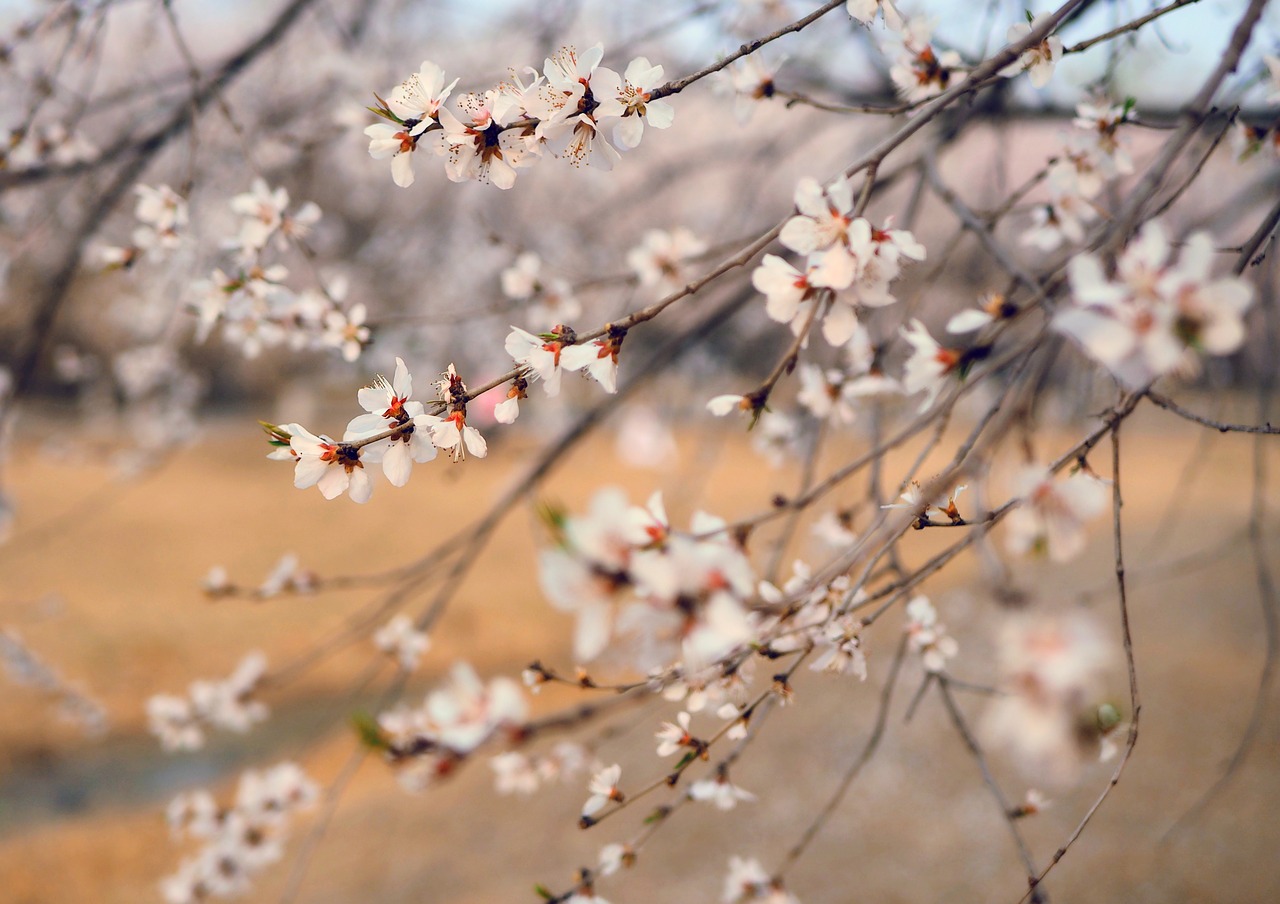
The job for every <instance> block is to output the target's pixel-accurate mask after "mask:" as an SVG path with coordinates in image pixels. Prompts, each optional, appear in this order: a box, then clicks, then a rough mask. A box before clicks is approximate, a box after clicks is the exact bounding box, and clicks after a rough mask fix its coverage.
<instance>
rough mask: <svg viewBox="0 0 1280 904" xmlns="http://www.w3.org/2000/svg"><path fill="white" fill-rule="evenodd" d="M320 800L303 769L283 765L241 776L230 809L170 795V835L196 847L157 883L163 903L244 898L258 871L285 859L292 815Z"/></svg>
mask: <svg viewBox="0 0 1280 904" xmlns="http://www.w3.org/2000/svg"><path fill="white" fill-rule="evenodd" d="M319 796H320V791H319V788H317V786H316V784H315V783H314V782H313V781H311V779H309V778H308V777H307V776H306V774H305V773H304V772H303V771H302V769H300V768H299V767H298V766H297V765H296V764H294V763H289V762H284V763H280V764H278V765H276V766H272V767H271V768H269V769H265V770H262V771H260V772H258V771H252V770H250V771H247V772H245V773H244V774H243V775H241V777H240V783H239V786H238V787H237V788H236V796H235V802H234V803H233V804H232V805H230V806H225V807H224V806H219V805H218V803H217V801H216V800H215V799H214V797H213V795H211V794H210V793H209V792H207V791H203V790H201V791H192V792H188V793H185V794H180V795H178V796H177V797H175V798H174V799H173V801H172V802H171V803H170V804H169V807H168V810H167V816H168V820H169V826H170V829H171V831H172V832H173V834H174V836H175V837H176V838H187V839H192V840H195V841H198V842H200V844H201V847H200V849H199V851H198V852H197V853H195V854H194V855H192V856H190V857H188V858H186V859H184V860H183V861H182V864H181V865H180V866H179V867H178V871H177V872H176V873H174V874H173V875H171V876H168V877H166V878H165V879H164V880H163V881H162V882H161V885H160V889H161V893H162V895H163V896H164V900H165V902H166V904H198V902H200V901H205V900H208V899H209V898H232V897H239V896H241V895H243V894H245V893H246V892H247V891H248V890H249V888H250V882H251V880H252V879H253V878H254V877H255V876H256V875H257V874H258V873H260V872H262V870H263V869H265V868H266V867H267V866H270V865H271V864H273V863H275V862H277V861H279V860H280V859H281V858H282V857H283V856H284V844H285V841H286V840H287V838H288V832H289V825H290V823H291V822H292V821H293V818H294V815H295V814H296V813H297V812H299V811H301V810H305V809H308V808H310V807H311V806H312V805H314V804H315V802H316V801H317V800H318V799H319Z"/></svg>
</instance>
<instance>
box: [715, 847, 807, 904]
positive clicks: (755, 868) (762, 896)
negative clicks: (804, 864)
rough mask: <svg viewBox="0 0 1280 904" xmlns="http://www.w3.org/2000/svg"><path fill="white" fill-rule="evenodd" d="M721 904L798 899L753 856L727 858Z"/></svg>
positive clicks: (794, 903) (787, 903)
mask: <svg viewBox="0 0 1280 904" xmlns="http://www.w3.org/2000/svg"><path fill="white" fill-rule="evenodd" d="M720 901H721V902H722V904H747V902H749V901H763V902H765V904H799V899H797V898H796V897H795V896H794V895H792V894H791V893H789V892H787V891H786V890H785V889H784V888H783V887H782V883H781V880H777V879H774V878H772V877H771V876H770V875H769V874H768V873H767V872H765V870H764V867H762V866H761V865H760V862H759V861H758V860H756V859H755V858H754V857H751V858H744V857H731V858H729V874H728V875H727V876H726V877H725V880H724V892H723V894H722V895H721V898H720Z"/></svg>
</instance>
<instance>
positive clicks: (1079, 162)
mask: <svg viewBox="0 0 1280 904" xmlns="http://www.w3.org/2000/svg"><path fill="white" fill-rule="evenodd" d="M1132 112H1133V108H1132V105H1131V104H1122V105H1113V104H1110V103H1108V102H1106V101H1105V100H1102V101H1095V102H1090V103H1082V104H1079V105H1078V106H1077V107H1076V118H1075V120H1073V123H1072V125H1073V126H1074V128H1073V129H1072V131H1071V132H1070V133H1068V135H1067V138H1066V145H1065V147H1064V148H1063V150H1062V153H1060V154H1059V155H1058V156H1057V157H1056V158H1054V159H1053V160H1052V161H1051V162H1050V163H1049V167H1048V171H1047V182H1048V186H1049V200H1048V201H1047V202H1045V203H1043V204H1039V205H1037V206H1036V207H1035V208H1034V209H1033V210H1032V212H1031V219H1032V225H1031V228H1030V229H1028V230H1027V231H1026V232H1025V233H1024V234H1023V236H1022V244H1024V245H1029V246H1032V247H1034V248H1038V249H1039V250H1041V251H1054V250H1056V249H1057V248H1060V247H1061V246H1063V245H1064V244H1071V245H1078V244H1080V243H1081V242H1083V241H1084V238H1085V227H1086V226H1087V224H1089V223H1091V222H1092V221H1094V220H1096V219H1097V218H1098V215H1099V209H1098V206H1097V203H1098V201H1097V199H1098V197H1099V195H1101V194H1102V190H1103V189H1104V188H1105V187H1106V186H1107V183H1108V182H1110V181H1111V180H1113V179H1116V178H1118V177H1120V176H1127V175H1130V174H1132V173H1133V159H1132V158H1131V157H1130V156H1129V152H1128V150H1127V149H1126V147H1125V145H1124V142H1123V141H1122V140H1121V139H1122V135H1121V133H1120V126H1121V125H1123V124H1124V123H1125V121H1126V120H1127V119H1128V118H1129V117H1130V115H1131V114H1132Z"/></svg>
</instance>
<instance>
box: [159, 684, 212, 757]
mask: <svg viewBox="0 0 1280 904" xmlns="http://www.w3.org/2000/svg"><path fill="white" fill-rule="evenodd" d="M147 727H148V729H149V730H150V731H151V733H152V734H153V735H155V736H156V737H157V738H159V739H160V746H161V747H163V748H164V750H165V751H166V752H169V751H174V750H199V749H200V748H201V747H203V746H204V728H203V726H202V725H201V723H200V719H199V717H198V716H197V714H196V711H195V709H194V707H192V705H191V701H189V700H187V698H185V697H176V696H173V695H172V694H156V695H154V696H152V697H150V698H148V699H147Z"/></svg>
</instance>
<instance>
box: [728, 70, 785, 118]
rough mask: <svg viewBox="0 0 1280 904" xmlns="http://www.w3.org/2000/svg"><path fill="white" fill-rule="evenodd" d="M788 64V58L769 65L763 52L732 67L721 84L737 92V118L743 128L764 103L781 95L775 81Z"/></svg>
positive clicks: (734, 102)
mask: <svg viewBox="0 0 1280 904" xmlns="http://www.w3.org/2000/svg"><path fill="white" fill-rule="evenodd" d="M785 61H786V58H785V57H784V58H782V59H779V60H777V61H776V62H774V63H772V64H769V63H766V62H765V61H764V60H763V59H762V58H761V56H760V54H759V53H753V54H751V55H749V56H745V57H743V58H742V59H740V60H737V61H736V62H735V63H733V64H732V65H731V66H730V67H729V68H728V70H727V71H726V75H725V78H724V79H723V81H721V82H720V83H719V84H720V85H726V86H727V87H728V90H729V91H731V92H732V93H733V96H734V98H733V115H734V117H735V118H736V119H737V120H738V123H739V124H740V125H746V123H747V122H749V121H750V120H751V116H752V114H754V113H755V111H756V107H757V105H758V104H759V102H760V101H764V100H769V99H771V98H773V97H774V96H775V95H776V94H777V90H778V89H777V85H776V84H775V83H774V79H775V78H776V77H777V74H778V70H779V69H781V68H782V64H783V63H784V62H785ZM722 90H723V89H722Z"/></svg>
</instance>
